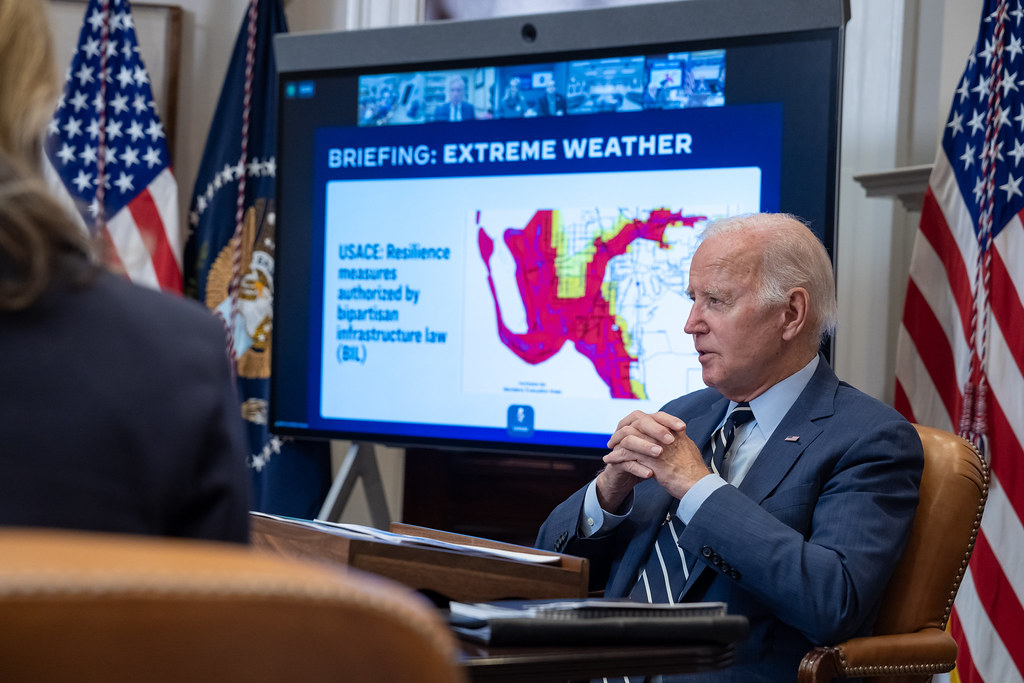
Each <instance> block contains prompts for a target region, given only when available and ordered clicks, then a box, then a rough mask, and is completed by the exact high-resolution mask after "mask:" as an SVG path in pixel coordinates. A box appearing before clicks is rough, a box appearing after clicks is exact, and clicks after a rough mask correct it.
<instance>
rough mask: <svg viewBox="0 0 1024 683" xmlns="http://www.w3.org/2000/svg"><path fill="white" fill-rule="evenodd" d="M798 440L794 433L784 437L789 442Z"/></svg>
mask: <svg viewBox="0 0 1024 683" xmlns="http://www.w3.org/2000/svg"><path fill="white" fill-rule="evenodd" d="M799 440H800V437H799V436H796V435H794V436H787V437H786V441H789V442H792V443H796V442H797V441H799Z"/></svg>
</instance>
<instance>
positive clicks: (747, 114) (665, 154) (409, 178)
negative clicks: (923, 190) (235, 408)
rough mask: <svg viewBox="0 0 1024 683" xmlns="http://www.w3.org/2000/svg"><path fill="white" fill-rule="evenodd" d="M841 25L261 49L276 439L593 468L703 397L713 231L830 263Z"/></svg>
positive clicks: (813, 10)
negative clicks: (692, 329)
mask: <svg viewBox="0 0 1024 683" xmlns="http://www.w3.org/2000/svg"><path fill="white" fill-rule="evenodd" d="M845 18H846V12H845V10H844V7H843V2H842V1H841V0H836V1H827V0H806V1H796V0H777V1H775V2H770V3H769V2H762V0H709V1H705V0H689V1H686V2H672V3H663V4H645V5H631V6H624V7H615V8H605V9H595V10H585V11H576V12H562V13H550V14H540V15H535V16H518V17H504V18H495V19H486V20H474V21H450V22H437V23H430V24H424V25H416V26H403V27H392V28H383V29H370V30H360V31H346V32H339V33H303V34H286V35H279V36H278V37H277V38H276V42H275V50H276V58H277V66H278V71H279V75H278V96H279V119H278V121H279V138H278V140H279V149H278V156H277V169H276V175H277V207H276V232H277V245H276V267H275V269H276V273H275V278H274V281H275V283H276V284H275V287H276V291H275V292H274V332H273V350H272V361H273V366H272V380H271V381H272V393H271V402H270V419H271V425H270V426H271V429H272V430H273V431H274V432H276V433H279V434H283V435H292V436H299V437H324V438H337V439H349V440H354V441H365V442H373V443H384V444H390V445H398V446H427V447H446V448H463V449H474V450H496V451H504V452H518V453H540V454H544V453H558V454H561V455H594V454H598V453H602V452H604V449H605V444H606V442H607V440H608V437H609V434H610V433H611V432H612V431H613V430H614V429H615V425H616V423H617V422H618V421H619V420H620V419H621V418H622V417H623V416H625V415H626V414H628V413H629V412H631V411H633V410H644V411H654V410H657V409H658V408H659V407H660V406H661V405H662V404H664V403H665V402H666V401H668V400H670V399H672V398H674V397H676V396H679V395H680V394H684V393H687V392H690V391H693V390H696V389H699V388H701V387H703V383H702V381H701V369H700V364H699V362H698V360H697V355H696V353H695V351H694V349H693V342H692V340H691V339H690V337H689V336H688V335H686V334H685V333H684V332H683V325H684V322H685V320H686V317H687V314H688V311H689V306H690V302H689V299H688V297H687V294H686V287H687V280H688V269H689V263H690V259H691V257H692V256H693V253H694V250H695V249H696V248H697V246H698V244H699V241H700V235H701V232H702V230H703V228H704V226H706V225H707V223H708V221H712V220H714V219H717V218H720V217H725V216H730V215H735V214H741V213H749V212H756V211H784V212H788V213H792V214H795V215H797V216H800V217H802V218H803V219H805V220H807V221H808V222H809V224H810V226H811V227H812V229H813V230H814V231H815V232H816V233H817V234H818V235H819V236H820V237H821V239H822V241H823V242H824V244H825V245H826V247H827V248H828V249H829V250H830V251H831V250H832V247H833V244H834V238H835V236H834V229H835V215H836V192H837V165H838V134H839V111H840V107H839V93H840V78H841V64H842V35H843V26H844V22H845Z"/></svg>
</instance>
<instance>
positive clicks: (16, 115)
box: [0, 0, 61, 172]
mask: <svg viewBox="0 0 1024 683" xmlns="http://www.w3.org/2000/svg"><path fill="white" fill-rule="evenodd" d="M60 87H61V86H60V78H59V75H58V73H57V68H56V63H55V60H54V56H53V44H52V38H51V36H50V26H49V15H48V14H47V11H46V5H45V3H44V0H0V151H3V152H6V153H7V154H8V155H9V156H10V157H12V158H13V159H15V160H16V161H17V162H18V163H19V164H27V165H28V166H29V167H30V168H32V169H33V170H34V171H36V172H39V171H40V170H41V162H42V143H43V135H44V133H45V131H46V127H47V125H48V124H49V122H50V119H51V118H52V117H53V111H54V106H55V104H56V102H57V97H58V96H59V95H60Z"/></svg>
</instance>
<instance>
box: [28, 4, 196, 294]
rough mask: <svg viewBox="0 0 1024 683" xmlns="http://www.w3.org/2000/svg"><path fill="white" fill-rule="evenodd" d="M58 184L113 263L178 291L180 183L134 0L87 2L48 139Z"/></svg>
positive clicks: (136, 277)
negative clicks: (143, 51)
mask: <svg viewBox="0 0 1024 683" xmlns="http://www.w3.org/2000/svg"><path fill="white" fill-rule="evenodd" d="M46 152H47V160H48V163H49V164H50V168H49V170H51V171H53V173H52V174H50V175H51V177H52V178H53V179H54V181H55V182H54V183H52V184H53V186H54V191H55V192H56V193H57V194H58V195H60V196H62V197H63V198H64V199H65V200H66V202H67V203H68V204H69V205H71V206H74V207H75V209H76V210H77V211H76V213H77V215H79V216H80V217H81V218H82V220H83V222H84V224H85V226H86V227H87V228H88V229H89V230H90V231H91V232H93V233H94V234H95V235H96V236H97V237H98V238H99V239H100V241H101V243H102V244H103V245H104V247H105V249H104V258H105V260H106V264H107V266H108V267H109V268H110V269H111V270H114V271H117V272H121V273H124V274H125V275H126V276H127V277H128V278H129V279H131V280H132V281H133V282H136V283H138V284H142V285H146V286H149V287H153V288H157V289H163V290H167V291H173V292H178V293H180V292H181V291H182V277H181V252H182V240H181V229H180V225H179V222H178V187H177V181H176V180H175V178H174V173H173V171H172V169H171V166H170V158H169V153H168V149H167V143H166V136H165V134H164V131H163V126H162V124H161V123H160V119H159V117H158V116H157V112H156V109H155V103H154V102H153V92H152V88H151V87H150V80H149V75H148V73H147V72H146V68H145V65H144V64H143V62H142V58H141V56H140V55H139V48H138V41H137V38H136V35H135V28H134V22H133V19H132V14H131V6H130V4H129V2H128V0H90V2H89V5H88V7H87V8H86V11H85V20H84V22H83V24H82V30H81V33H80V35H79V41H78V48H77V50H76V51H75V54H74V57H73V58H72V61H71V65H70V66H69V68H68V71H67V79H66V83H65V90H64V94H63V96H62V97H61V100H60V103H59V105H58V108H57V111H56V113H55V114H54V118H53V120H52V121H51V124H50V129H49V135H48V136H47V140H46Z"/></svg>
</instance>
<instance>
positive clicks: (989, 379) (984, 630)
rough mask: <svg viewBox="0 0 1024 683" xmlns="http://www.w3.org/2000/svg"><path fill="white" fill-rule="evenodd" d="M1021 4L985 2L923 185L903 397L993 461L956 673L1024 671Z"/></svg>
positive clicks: (987, 676) (905, 333)
mask: <svg viewBox="0 0 1024 683" xmlns="http://www.w3.org/2000/svg"><path fill="white" fill-rule="evenodd" d="M1022 209H1024V7H1022V2H1021V0H985V3H984V9H983V12H982V17H981V25H980V29H979V32H978V40H977V43H976V45H975V46H974V48H973V49H972V51H971V53H970V55H969V57H968V60H967V67H966V69H965V70H964V73H963V77H962V78H961V79H960V82H959V85H958V88H957V90H956V94H955V96H954V99H953V106H952V108H951V110H950V113H949V118H948V119H947V121H946V125H945V132H944V135H943V138H942V143H941V146H940V149H939V150H938V154H937V156H936V160H935V166H934V169H933V171H932V175H931V178H930V180H929V187H928V190H927V192H926V194H925V199H924V206H923V209H922V212H921V222H920V227H919V229H918V233H917V238H916V243H915V246H914V252H913V257H912V261H911V267H910V281H909V284H908V286H907V295H906V304H905V307H904V313H903V325H902V328H901V329H900V338H899V346H898V350H897V364H896V397H895V403H896V407H897V408H898V409H899V410H900V411H901V412H902V413H903V414H904V415H905V416H906V417H907V418H908V419H910V420H913V421H916V422H920V423H922V424H927V425H931V426H934V427H940V428H943V429H946V430H949V431H953V432H958V433H960V434H961V435H963V436H965V437H966V438H968V439H969V440H971V441H973V442H974V443H975V444H976V445H977V446H978V447H979V449H980V450H981V451H982V453H983V455H984V456H985V458H986V460H987V461H988V464H989V468H990V473H991V480H990V485H989V496H988V504H987V507H986V509H985V514H984V516H983V518H982V522H981V529H980V532H979V533H978V540H977V545H976V546H975V548H974V554H973V556H972V558H971V562H970V566H969V567H968V569H967V571H966V574H965V576H964V578H963V583H962V584H961V587H960V591H959V594H958V596H957V599H956V603H955V605H954V608H953V614H952V616H951V619H950V631H951V632H952V634H953V636H954V638H955V639H956V641H957V644H958V646H959V655H958V659H957V667H956V671H955V672H954V674H953V677H954V679H956V678H959V679H960V680H962V681H989V682H992V683H995V682H1000V683H1002V682H1003V681H1020V680H1022V674H1024V606H1022V601H1024V560H1022V559H1021V558H1024V526H1022V522H1021V520H1022V518H1024V451H1022V449H1021V443H1022V437H1024V307H1022V304H1021V296H1020V294H1021V291H1024V290H1022V287H1024V224H1022V219H1021V210H1022Z"/></svg>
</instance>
